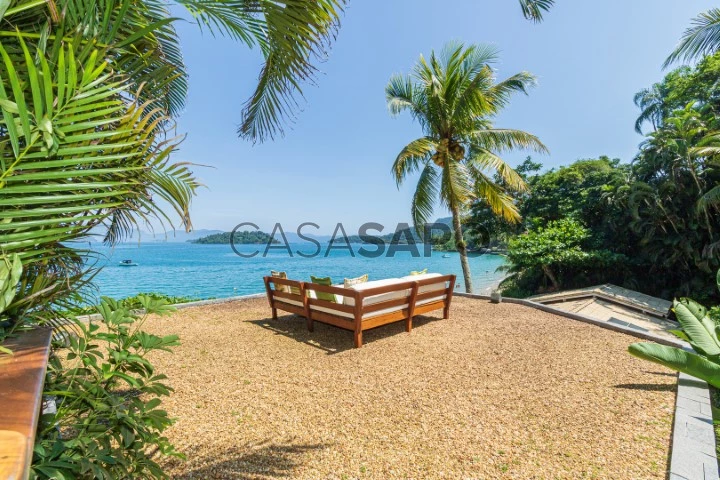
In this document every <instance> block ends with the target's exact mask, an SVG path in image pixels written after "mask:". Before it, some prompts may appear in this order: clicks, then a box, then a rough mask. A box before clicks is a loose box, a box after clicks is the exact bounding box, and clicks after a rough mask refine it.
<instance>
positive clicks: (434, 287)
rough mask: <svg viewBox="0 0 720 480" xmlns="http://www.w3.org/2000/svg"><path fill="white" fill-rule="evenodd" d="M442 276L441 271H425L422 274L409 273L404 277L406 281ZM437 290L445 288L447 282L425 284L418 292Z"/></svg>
mask: <svg viewBox="0 0 720 480" xmlns="http://www.w3.org/2000/svg"><path fill="white" fill-rule="evenodd" d="M435 277H442V275H441V274H439V273H424V274H422V275H408V276H407V277H403V280H404V281H417V280H426V279H428V278H435ZM436 290H445V282H444V281H442V282H438V283H431V284H429V285H423V286H421V287H420V288H419V289H418V293H427V292H434V291H436Z"/></svg>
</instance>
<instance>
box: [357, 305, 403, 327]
mask: <svg viewBox="0 0 720 480" xmlns="http://www.w3.org/2000/svg"><path fill="white" fill-rule="evenodd" d="M409 315H410V310H409V309H407V308H405V309H403V310H398V311H396V312H390V313H385V314H383V315H378V316H377V317H372V318H368V319H367V320H363V321H362V329H363V330H370V329H371V328H375V327H379V326H382V325H387V324H388V323H395V322H399V321H400V320H405V319H406V318H408V316H409Z"/></svg>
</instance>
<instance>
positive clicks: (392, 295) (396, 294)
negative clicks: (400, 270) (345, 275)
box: [345, 278, 410, 305]
mask: <svg viewBox="0 0 720 480" xmlns="http://www.w3.org/2000/svg"><path fill="white" fill-rule="evenodd" d="M403 282H407V280H402V279H400V278H386V279H383V280H373V281H372V282H365V283H361V284H359V285H354V286H352V287H350V289H351V290H356V291H358V292H362V291H363V290H369V289H371V288H377V287H384V286H386V285H393V284H395V283H403ZM409 293H410V290H409V289H407V288H405V289H402V290H397V291H393V292H387V293H381V294H380V295H373V296H371V297H367V298H365V300H364V301H363V305H373V304H375V303H380V302H385V301H388V300H395V299H396V298H404V297H406V296H408V295H409ZM345 305H355V299H354V298H353V297H351V296H349V295H348V296H346V297H345Z"/></svg>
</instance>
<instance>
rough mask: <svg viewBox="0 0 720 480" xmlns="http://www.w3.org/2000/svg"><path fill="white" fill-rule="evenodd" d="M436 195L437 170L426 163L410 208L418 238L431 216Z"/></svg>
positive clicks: (421, 235)
mask: <svg viewBox="0 0 720 480" xmlns="http://www.w3.org/2000/svg"><path fill="white" fill-rule="evenodd" d="M437 195H438V174H437V170H436V168H435V167H434V166H433V165H432V164H431V163H426V164H425V168H423V170H422V173H421V174H420V178H419V179H418V183H417V187H416V188H415V194H414V195H413V199H412V204H411V208H410V212H411V214H412V218H413V222H414V225H415V231H416V232H417V234H418V235H419V236H420V238H422V237H423V232H424V226H425V224H426V223H427V222H428V221H429V220H430V218H431V216H432V213H433V210H434V206H435V200H436V199H437Z"/></svg>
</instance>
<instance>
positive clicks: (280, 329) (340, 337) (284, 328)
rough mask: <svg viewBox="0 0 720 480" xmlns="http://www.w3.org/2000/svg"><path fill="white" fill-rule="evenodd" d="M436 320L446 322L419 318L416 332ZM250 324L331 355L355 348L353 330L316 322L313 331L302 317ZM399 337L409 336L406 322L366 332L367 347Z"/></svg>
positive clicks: (269, 319) (415, 325)
mask: <svg viewBox="0 0 720 480" xmlns="http://www.w3.org/2000/svg"><path fill="white" fill-rule="evenodd" d="M436 321H438V322H442V321H444V320H442V319H440V318H435V317H426V316H423V315H418V316H417V317H415V319H414V320H413V330H414V329H416V328H418V327H420V328H422V327H423V326H424V325H427V324H428V323H430V322H436ZM249 323H252V324H254V325H257V326H258V327H262V328H265V329H267V330H270V331H271V332H275V333H276V334H278V335H283V336H286V337H288V338H291V339H293V340H295V341H297V342H300V343H304V344H307V345H310V346H311V347H314V348H318V349H320V350H323V351H325V352H327V354H328V355H333V354H335V353H340V352H344V351H346V350H351V349H352V348H353V333H352V332H351V331H350V330H344V329H342V328H338V327H334V326H332V325H327V324H325V323H321V322H315V325H314V329H315V331H313V332H309V331H308V329H307V322H306V321H305V318H304V317H301V316H299V315H284V316H282V317H278V319H277V320H273V319H272V318H269V317H268V318H263V319H262V320H251V321H250V322H249ZM395 335H407V332H405V323H404V322H396V323H392V324H390V325H383V326H382V327H378V328H374V329H372V330H365V331H364V332H363V344H364V345H368V344H370V343H372V342H374V341H377V340H381V339H383V338H388V337H392V336H395Z"/></svg>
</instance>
